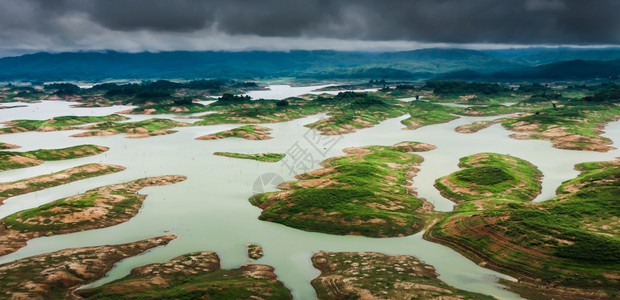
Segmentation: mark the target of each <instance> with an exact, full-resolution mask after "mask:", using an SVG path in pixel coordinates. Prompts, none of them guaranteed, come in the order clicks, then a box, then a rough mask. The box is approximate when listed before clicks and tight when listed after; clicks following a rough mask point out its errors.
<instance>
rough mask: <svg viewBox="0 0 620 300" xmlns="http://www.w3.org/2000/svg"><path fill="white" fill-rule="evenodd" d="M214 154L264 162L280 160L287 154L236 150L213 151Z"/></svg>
mask: <svg viewBox="0 0 620 300" xmlns="http://www.w3.org/2000/svg"><path fill="white" fill-rule="evenodd" d="M213 155H218V156H225V157H232V158H240V159H251V160H257V161H262V162H278V161H280V160H282V159H283V158H284V156H285V155H286V154H284V153H271V152H267V153H256V154H245V153H235V152H213Z"/></svg>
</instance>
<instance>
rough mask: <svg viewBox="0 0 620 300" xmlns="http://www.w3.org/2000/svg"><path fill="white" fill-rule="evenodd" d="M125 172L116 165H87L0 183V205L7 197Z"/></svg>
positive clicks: (123, 168)
mask: <svg viewBox="0 0 620 300" xmlns="http://www.w3.org/2000/svg"><path fill="white" fill-rule="evenodd" d="M122 170H125V167H122V166H117V165H104V164H87V165H81V166H78V167H74V168H69V169H66V170H62V171H60V172H56V173H53V174H49V175H41V176H37V177H31V178H26V179H22V180H18V181H13V182H6V183H0V204H1V203H2V200H4V199H6V198H8V197H14V196H18V195H22V194H26V193H31V192H35V191H40V190H43V189H46V188H50V187H54V186H59V185H61V184H66V183H69V182H74V181H77V180H82V179H86V178H91V177H96V176H102V175H106V174H111V173H115V172H120V171H122Z"/></svg>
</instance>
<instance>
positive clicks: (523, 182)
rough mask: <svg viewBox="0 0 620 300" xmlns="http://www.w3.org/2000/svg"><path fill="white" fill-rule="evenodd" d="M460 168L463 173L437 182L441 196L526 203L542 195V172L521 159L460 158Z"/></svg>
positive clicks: (483, 155) (493, 156) (482, 155)
mask: <svg viewBox="0 0 620 300" xmlns="http://www.w3.org/2000/svg"><path fill="white" fill-rule="evenodd" d="M459 167H461V168H462V170H460V171H457V172H454V173H452V174H450V175H448V176H444V177H441V178H439V179H437V180H436V181H435V186H436V187H437V188H438V189H439V191H440V192H441V194H442V195H444V196H445V197H446V198H449V199H451V200H453V201H455V202H461V201H470V200H484V201H485V202H488V201H490V200H492V199H501V200H518V201H527V200H532V199H533V198H534V197H536V195H538V194H539V193H540V189H541V185H540V178H542V173H541V172H540V171H539V170H538V169H537V168H536V167H535V166H534V165H532V164H531V163H529V162H527V161H525V160H522V159H520V158H516V157H513V156H509V155H502V154H497V153H479V154H475V155H470V156H466V157H463V158H461V160H460V162H459Z"/></svg>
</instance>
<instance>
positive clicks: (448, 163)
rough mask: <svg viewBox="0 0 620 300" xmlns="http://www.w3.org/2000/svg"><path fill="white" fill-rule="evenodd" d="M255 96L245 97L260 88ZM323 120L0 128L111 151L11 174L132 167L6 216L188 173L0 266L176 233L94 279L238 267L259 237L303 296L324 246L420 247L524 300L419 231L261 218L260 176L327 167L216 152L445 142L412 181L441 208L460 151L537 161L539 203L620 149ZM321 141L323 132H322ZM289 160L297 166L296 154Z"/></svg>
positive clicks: (28, 114)
mask: <svg viewBox="0 0 620 300" xmlns="http://www.w3.org/2000/svg"><path fill="white" fill-rule="evenodd" d="M271 88H272V89H271V91H273V92H274V94H269V93H266V92H268V91H260V92H263V93H262V94H260V95H262V96H260V97H262V98H278V97H281V96H282V95H284V94H286V95H287V96H296V95H299V94H303V93H307V92H309V91H312V90H313V89H316V88H317V87H304V88H301V87H288V88H284V87H277V88H275V87H273V86H272V87H271ZM258 92H259V91H257V92H256V93H258ZM252 93H253V92H249V93H248V94H251V95H259V94H252ZM252 97H254V96H252ZM123 109H127V107H111V108H88V109H86V108H71V107H70V104H69V103H67V102H58V101H53V102H52V101H44V102H41V103H37V104H29V106H28V107H27V108H12V109H5V110H0V121H5V120H11V119H22V118H39V119H45V118H49V117H52V116H58V115H70V114H76V115H106V114H109V113H113V112H116V111H119V110H123ZM133 117H134V119H144V118H145V117H144V116H137V117H136V116H133ZM157 117H168V118H172V117H174V116H172V115H169V116H161V115H159V116H157ZM323 117H324V115H315V116H310V117H307V118H304V119H300V120H294V121H290V122H285V123H277V124H267V125H265V126H267V127H270V128H272V129H273V131H272V135H273V137H274V139H271V140H265V141H248V140H243V139H237V138H229V139H223V140H213V141H197V140H194V138H196V137H198V136H201V135H204V134H208V133H214V132H218V131H222V130H226V129H231V128H234V127H235V125H215V126H205V127H188V128H179V129H178V131H179V132H177V133H175V134H172V135H166V136H158V137H151V138H147V139H127V138H125V137H124V135H122V134H121V135H116V136H107V137H87V138H72V137H69V135H71V134H74V133H76V132H79V131H64V132H50V133H37V132H28V133H19V134H9V135H2V136H0V141H2V142H8V143H14V144H18V145H21V146H23V148H20V149H18V151H26V150H31V149H38V148H58V147H67V146H72V145H79V144H84V143H91V144H97V145H104V146H107V147H110V151H108V152H106V153H104V154H101V155H97V156H93V157H87V158H81V159H75V160H69V161H57V162H46V163H45V164H43V165H40V166H36V167H32V168H25V169H20V170H12V171H6V172H0V181H2V182H4V181H12V180H18V179H22V178H26V177H31V176H36V175H41V174H48V173H51V172H56V171H59V170H62V169H65V168H69V167H73V166H77V165H80V164H85V163H93V162H104V163H114V164H119V165H123V166H126V167H127V169H126V170H125V171H123V172H120V173H116V174H110V175H105V176H101V177H97V178H91V179H86V180H82V181H79V182H74V183H70V184H66V185H62V186H59V187H55V188H50V189H47V190H44V191H40V192H35V193H30V194H26V195H22V196H18V197H13V198H10V199H8V200H6V201H5V202H4V203H5V204H4V205H2V206H0V217H5V216H7V215H9V214H11V213H14V212H17V211H20V210H23V209H27V208H32V207H36V206H38V205H41V204H44V203H47V202H50V201H53V200H56V199H59V198H62V197H67V196H71V195H75V194H77V193H80V192H84V191H86V190H88V189H91V188H95V187H97V186H101V185H105V184H113V183H120V182H124V181H129V180H133V179H137V178H140V177H145V176H157V175H167V174H181V175H185V176H187V180H186V181H183V182H180V183H177V184H174V185H169V186H161V187H149V188H145V189H143V190H142V191H141V192H140V193H142V194H145V195H148V197H147V198H146V201H145V202H144V205H143V206H142V209H141V210H140V213H139V214H138V215H137V216H135V217H134V218H132V219H131V220H129V221H128V222H125V223H123V224H119V225H117V226H113V227H109V228H103V229H97V230H91V231H86V232H78V233H73V234H66V235H58V236H52V237H43V238H38V239H34V240H31V241H30V242H29V243H28V246H27V247H25V248H22V249H21V250H20V251H18V252H15V253H13V254H9V255H6V256H3V257H0V263H6V262H10V261H13V260H16V259H20V258H24V257H28V256H32V255H37V254H41V253H47V252H51V251H57V250H60V249H64V248H73V247H84V246H94V245H102V244H117V243H125V242H131V241H135V240H139V239H144V238H149V237H153V236H157V235H162V234H165V232H169V233H171V234H175V235H177V236H178V238H177V239H176V240H174V241H172V242H171V243H170V244H169V245H167V246H165V247H158V248H155V249H153V250H151V251H148V252H146V253H144V254H142V255H139V256H136V257H131V258H128V259H125V260H123V261H121V262H120V263H118V264H117V265H116V266H115V267H114V269H112V271H110V273H109V274H108V276H107V277H106V278H104V279H102V280H100V281H98V282H95V283H94V284H91V286H93V285H99V284H103V283H105V282H109V281H112V280H115V279H118V278H121V277H123V276H125V275H127V274H128V273H129V271H130V270H131V269H132V268H134V267H137V266H141V265H144V264H148V263H154V262H163V261H167V260H169V259H171V258H173V257H176V256H179V255H182V254H185V253H188V252H192V251H216V252H217V253H218V255H219V256H220V258H221V260H222V267H224V268H235V267H239V266H240V265H243V264H246V263H248V259H247V256H246V249H245V246H244V245H245V244H247V243H250V242H254V243H258V244H260V245H262V246H263V247H264V250H265V256H264V257H263V258H262V259H260V260H258V261H257V263H262V264H268V265H272V266H274V267H275V268H276V273H277V274H278V276H279V279H280V280H281V281H283V282H284V284H285V285H286V286H287V287H288V288H290V289H291V290H292V292H293V295H294V296H295V298H296V299H313V298H315V297H316V295H315V292H314V289H313V288H312V287H311V286H310V284H309V282H310V280H312V279H313V278H315V277H316V276H318V274H319V272H318V270H316V269H314V268H313V267H312V264H311V261H310V257H311V256H312V254H313V253H314V252H317V251H320V250H324V251H377V252H382V253H386V254H391V255H397V254H407V255H413V256H416V257H418V258H420V259H421V260H423V261H424V262H426V263H428V264H431V265H433V266H434V267H435V268H436V270H437V272H438V273H440V274H441V277H440V278H441V279H442V280H444V281H445V282H447V283H448V284H450V285H453V286H455V287H458V288H462V289H466V290H470V291H475V292H480V293H485V294H489V295H493V296H495V297H497V298H501V299H519V296H518V295H516V294H514V293H511V292H509V291H506V290H504V289H503V287H502V286H501V285H499V284H498V283H496V280H497V278H498V277H501V278H509V277H507V276H505V275H502V274H499V273H497V272H494V271H491V270H488V269H484V268H481V267H479V266H477V265H476V264H474V263H473V262H471V261H469V260H467V259H466V258H464V257H463V256H461V255H460V254H458V253H456V252H455V251H453V250H451V249H449V248H447V247H444V246H442V245H439V244H435V243H431V242H428V241H425V240H423V239H422V233H419V234H416V235H413V236H408V237H402V238H383V239H377V238H366V237H357V236H334V235H328V234H322V233H312V232H305V231H301V230H296V229H292V228H288V227H285V226H282V225H278V224H274V223H269V222H263V221H259V220H258V219H257V217H258V215H259V214H260V209H258V208H256V207H254V206H252V205H250V203H249V202H248V200H247V199H248V198H249V197H250V196H252V194H253V190H256V189H257V187H258V189H259V190H260V189H264V190H265V191H271V190H275V187H274V186H273V184H267V185H264V186H263V185H261V184H257V179H259V178H260V177H261V176H266V177H263V178H267V177H269V176H272V175H274V174H276V175H278V176H280V177H282V178H283V179H284V180H292V179H294V178H293V176H294V174H295V173H300V172H303V171H304V170H305V169H306V168H307V169H316V168H319V167H320V166H319V165H318V164H312V163H310V162H307V163H306V166H305V168H303V167H301V166H296V167H293V168H292V169H289V168H288V167H287V166H286V165H285V164H283V163H282V162H279V163H263V162H256V161H251V160H240V159H232V158H226V157H220V156H214V155H212V153H213V152H215V151H231V152H243V153H255V152H267V151H269V152H283V153H284V152H287V151H289V150H291V149H294V148H295V149H298V150H300V149H301V150H302V151H305V152H306V153H309V154H310V155H312V157H313V161H320V160H322V159H325V158H327V157H330V156H335V155H341V154H342V149H343V148H346V147H353V146H364V145H373V144H378V145H392V144H395V143H398V142H401V141H420V142H425V143H429V144H433V145H436V146H437V149H436V150H433V151H430V152H423V153H420V155H422V156H423V157H424V159H425V161H424V162H423V163H422V165H421V171H420V172H419V173H418V175H417V177H415V178H414V184H413V186H414V187H415V188H416V189H417V190H418V193H419V195H420V196H421V197H424V198H426V199H427V200H428V201H430V202H431V203H433V204H434V205H435V207H436V209H437V210H441V211H450V210H452V207H453V203H452V202H451V201H449V200H447V199H445V198H443V197H442V196H441V195H440V194H439V192H438V191H437V190H436V189H435V188H434V187H433V182H434V181H435V179H437V178H438V177H441V176H444V175H447V174H449V173H451V172H454V171H456V170H458V166H457V164H458V160H459V158H460V157H463V156H466V155H470V154H474V153H479V152H497V153H503V154H510V155H514V156H517V157H520V158H523V159H526V160H528V161H530V162H532V163H533V164H535V165H536V166H538V167H539V168H540V169H541V171H542V172H543V173H544V178H543V190H542V193H541V195H539V196H538V197H537V198H536V199H535V201H544V200H547V199H550V198H552V197H553V196H554V193H555V189H556V188H557V186H558V185H559V184H560V183H561V182H562V181H564V180H567V179H570V178H573V177H574V176H575V175H577V174H578V172H576V171H575V170H574V169H573V165H574V164H575V163H579V162H584V161H595V160H611V159H613V158H614V157H616V156H619V155H620V152H619V151H618V150H615V151H611V152H608V153H597V152H583V151H570V150H559V149H554V148H552V147H551V143H549V142H547V141H535V140H532V141H528V140H525V141H519V140H514V139H510V138H509V137H508V135H509V134H510V132H509V131H506V130H505V129H503V128H502V127H501V126H497V125H496V126H492V127H490V128H488V129H485V130H482V131H480V132H478V133H475V134H459V133H456V132H455V131H454V128H455V127H457V126H459V125H463V124H467V123H470V122H473V121H476V120H489V119H493V117H483V118H480V117H462V118H459V119H457V120H454V121H452V122H449V123H445V124H438V125H432V126H426V127H422V128H419V129H417V130H413V131H411V130H403V127H404V126H403V125H402V124H400V120H402V119H404V118H406V117H407V116H403V117H401V118H396V119H391V120H387V121H385V122H383V123H381V124H379V125H378V126H375V127H373V128H368V129H364V130H360V131H358V132H355V133H352V134H348V135H344V136H341V137H334V139H332V140H327V139H326V138H325V137H321V136H318V135H317V134H316V132H314V131H309V130H308V128H306V127H304V126H303V125H304V124H308V123H311V122H314V121H316V120H319V119H320V118H323ZM605 136H607V137H609V138H611V139H613V140H614V141H615V142H616V143H617V142H618V141H619V137H620V122H614V123H612V124H610V125H609V126H608V127H607V128H606V133H605ZM317 137H319V138H323V139H322V140H317ZM328 142H329V143H328ZM314 146H317V147H316V148H315V147H314ZM285 161H287V162H289V163H290V161H289V160H285ZM265 174H268V175H265Z"/></svg>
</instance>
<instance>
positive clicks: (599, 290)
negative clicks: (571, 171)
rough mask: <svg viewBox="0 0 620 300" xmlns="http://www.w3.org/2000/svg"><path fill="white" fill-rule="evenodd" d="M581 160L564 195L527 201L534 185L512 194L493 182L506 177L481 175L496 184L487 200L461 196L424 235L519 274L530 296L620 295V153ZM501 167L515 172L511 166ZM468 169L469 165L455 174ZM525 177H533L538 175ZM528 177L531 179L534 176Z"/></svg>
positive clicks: (516, 285) (517, 285)
mask: <svg viewBox="0 0 620 300" xmlns="http://www.w3.org/2000/svg"><path fill="white" fill-rule="evenodd" d="M576 168H577V169H578V170H580V171H581V174H580V175H579V176H577V178H575V179H572V180H568V181H566V182H564V183H563V184H562V185H561V186H560V187H559V188H558V190H557V197H555V198H554V199H551V200H548V201H545V202H542V203H529V202H527V201H528V200H529V199H531V197H529V196H528V195H529V193H519V194H516V195H515V196H516V197H506V190H505V189H499V190H494V188H496V187H500V186H501V185H502V183H503V182H506V181H505V180H504V181H501V182H497V181H498V179H495V178H487V179H484V176H482V177H478V178H476V179H474V180H476V181H480V180H482V181H485V184H487V185H489V186H490V187H493V189H485V191H489V194H488V195H487V196H482V197H480V198H479V199H480V200H477V202H479V203H480V202H482V205H480V204H476V201H467V202H464V203H462V204H460V205H459V206H458V208H457V209H456V210H455V212H453V213H452V214H451V215H450V216H449V217H447V218H445V219H444V220H443V221H441V222H439V223H437V224H436V225H435V226H433V227H432V228H431V229H430V230H429V231H427V232H426V233H425V236H424V237H425V238H426V239H429V240H431V241H435V242H439V243H442V244H445V245H447V246H449V247H451V248H453V249H455V250H456V251H459V252H460V253H462V254H463V255H465V256H467V257H468V258H470V259H472V260H474V261H475V262H477V263H480V264H482V265H484V266H486V267H488V268H492V269H494V270H498V271H500V272H503V273H507V274H509V275H511V276H514V277H516V278H518V279H519V281H518V282H505V284H507V285H508V286H510V287H511V289H513V290H515V291H517V292H519V293H521V294H522V295H524V296H527V297H535V298H536V297H541V296H542V297H545V298H550V297H562V298H564V299H582V298H596V299H611V298H615V297H618V296H619V295H620V289H618V288H617V287H618V286H620V285H619V282H618V278H620V272H619V271H618V270H620V238H619V237H620V235H619V233H620V226H619V225H618V220H619V219H620V206H619V205H618V204H619V203H618V201H617V200H618V197H617V195H618V194H620V187H619V185H618V183H619V182H620V181H619V180H618V178H620V161H618V160H615V161H609V162H594V163H584V164H578V165H577V166H576ZM471 169H472V168H469V170H471ZM500 169H501V170H502V171H503V172H504V173H506V174H508V175H512V171H510V168H505V167H501V168H500ZM464 170H468V169H464ZM472 174H473V172H472V173H471V174H464V176H465V178H467V177H468V175H472ZM461 175H463V170H461V171H458V172H456V173H453V174H451V175H450V176H449V178H453V177H459V176H461ZM505 177H506V176H504V175H501V176H500V178H505ZM524 179H529V180H534V176H531V177H529V178H528V177H525V178H524ZM506 180H508V179H506ZM522 184H524V185H525V186H529V184H528V183H527V181H522ZM441 188H442V192H445V193H446V194H449V195H456V194H459V193H458V192H456V191H455V189H454V188H452V187H450V186H445V187H441ZM509 194H510V193H509ZM511 198H512V199H511ZM496 199H502V200H496Z"/></svg>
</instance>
